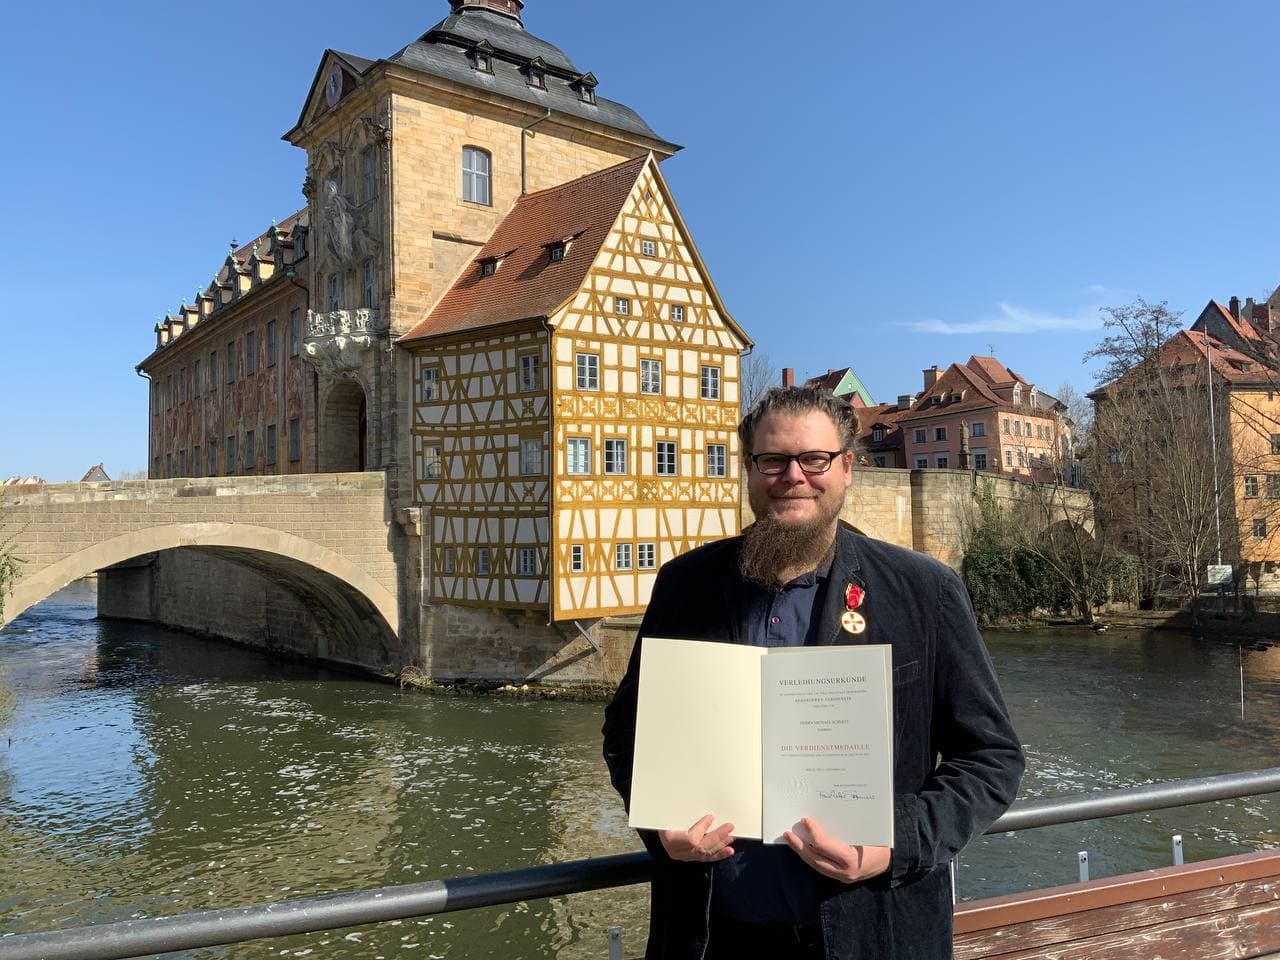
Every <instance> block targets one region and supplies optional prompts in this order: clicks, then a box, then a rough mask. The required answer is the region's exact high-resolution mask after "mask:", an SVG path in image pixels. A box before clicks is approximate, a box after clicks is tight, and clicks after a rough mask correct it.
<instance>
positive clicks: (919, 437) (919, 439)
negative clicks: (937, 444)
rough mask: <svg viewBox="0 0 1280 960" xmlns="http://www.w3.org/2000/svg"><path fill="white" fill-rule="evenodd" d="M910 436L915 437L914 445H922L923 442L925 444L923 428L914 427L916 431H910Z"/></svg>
mask: <svg viewBox="0 0 1280 960" xmlns="http://www.w3.org/2000/svg"><path fill="white" fill-rule="evenodd" d="M912 434H913V436H914V437H915V442H916V443H924V442H925V439H924V427H916V429H915V430H914V431H912Z"/></svg>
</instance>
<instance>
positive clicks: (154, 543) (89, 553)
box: [3, 522, 399, 666]
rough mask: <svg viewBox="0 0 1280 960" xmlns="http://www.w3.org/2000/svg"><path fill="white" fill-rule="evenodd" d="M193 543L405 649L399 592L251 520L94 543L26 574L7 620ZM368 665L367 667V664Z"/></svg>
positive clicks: (389, 647) (346, 626) (334, 624)
mask: <svg viewBox="0 0 1280 960" xmlns="http://www.w3.org/2000/svg"><path fill="white" fill-rule="evenodd" d="M183 548H190V549H194V550H198V551H200V552H204V553H209V554H211V555H214V556H219V557H221V558H223V559H226V560H230V561H232V562H235V563H238V564H240V565H242V566H246V567H249V568H251V569H253V570H255V571H256V572H258V573H259V574H262V575H263V576H265V577H267V578H268V579H270V580H273V581H274V582H276V583H277V584H278V585H280V586H283V587H285V588H286V589H289V590H291V591H292V592H294V593H295V594H298V595H300V596H301V597H302V599H303V600H305V601H306V603H307V605H308V606H309V607H310V608H312V609H313V610H314V612H315V613H316V614H317V617H318V619H319V620H320V621H321V622H323V623H325V624H326V625H327V626H328V627H329V628H330V629H332V630H334V631H335V632H337V633H339V634H343V633H350V634H352V635H357V634H359V633H360V632H365V633H367V632H368V631H369V630H370V629H374V630H377V631H378V632H379V634H380V638H379V639H380V641H381V643H382V646H383V647H384V649H385V651H386V654H387V657H388V660H391V659H392V658H394V655H395V654H396V652H397V651H398V648H399V641H398V636H399V612H398V611H399V607H398V604H397V601H396V597H395V595H394V594H393V593H392V592H391V591H390V590H388V589H387V588H386V587H384V586H383V585H382V584H380V583H379V582H378V581H377V580H375V579H374V578H373V577H372V576H370V575H369V574H368V573H367V572H366V571H364V570H363V569H361V568H360V567H358V566H356V565H355V564H354V563H352V561H350V560H348V559H347V558H345V557H343V556H341V555H340V554H338V553H335V552H334V551H333V550H330V549H328V548H327V547H324V546H321V545H320V544H317V543H314V542H312V541H310V540H306V539H304V538H302V537H299V536H296V535H294V534H290V533H286V532H284V531H282V530H275V529H272V528H270V527H263V526H258V525H255V524H249V523H222V522H205V523H179V524H166V525H160V526H155V527H147V528H144V529H141V530H135V531H131V532H129V533H125V534H121V535H120V536H116V537H112V538H110V539H107V540H103V541H101V542H99V543H95V544H92V545H90V546H87V547H85V548H83V549H81V550H77V551H75V552H73V553H70V554H68V555H67V556H65V557H62V558H60V559H58V560H56V561H55V562H53V563H50V564H48V565H47V566H44V567H41V568H40V569H38V570H35V571H32V573H31V575H30V576H26V575H21V574H20V576H19V579H18V580H17V582H16V583H15V584H14V585H13V594H12V596H10V597H9V598H8V599H7V600H6V603H5V610H4V617H3V620H4V622H8V621H10V620H12V619H14V618H15V617H17V616H18V615H19V614H21V613H22V612H23V611H24V610H26V609H28V608H29V607H31V606H34V605H35V604H37V603H39V602H40V601H42V600H44V599H46V598H48V597H50V596H52V595H53V594H54V593H56V592H57V591H58V590H61V589H62V588H63V587H65V586H66V585H67V584H69V583H72V582H73V581H75V580H78V579H80V578H81V577H85V576H88V575H89V574H91V573H93V572H95V571H97V570H102V569H104V568H107V567H111V566H114V565H115V564H118V563H122V562H124V561H127V560H133V559H136V558H137V557H141V556H146V555H148V554H153V553H158V552H162V551H166V550H177V549H183ZM365 666H368V665H367V664H366V665H365Z"/></svg>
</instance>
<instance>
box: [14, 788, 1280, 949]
mask: <svg viewBox="0 0 1280 960" xmlns="http://www.w3.org/2000/svg"><path fill="white" fill-rule="evenodd" d="M1263 793H1280V767H1271V768H1268V769H1265V770H1255V771H1251V772H1249V773H1238V774H1224V775H1221V776H1215V777H1199V778H1196V779H1193V780H1175V781H1170V782H1167V783H1153V784H1148V785H1144V786H1140V787H1127V788H1125V789H1121V790H1109V791H1105V792H1101V793H1087V794H1076V795H1072V796H1067V797H1053V798H1047V799H1044V800H1028V801H1025V802H1023V803H1019V804H1015V805H1014V806H1013V807H1011V808H1010V809H1009V811H1008V812H1006V813H1005V815H1004V816H1002V817H1001V818H1000V819H999V820H997V821H996V822H995V823H993V824H992V825H991V827H990V828H989V829H988V830H987V833H1007V832H1009V831H1013V830H1028V829H1031V828H1033V827H1047V826H1052V825H1054V824H1062V823H1079V822H1081V821H1084V820H1095V819H1098V818H1101V817H1114V816H1120V815H1121V814H1126V813H1142V812H1145V811H1148V810H1162V809H1167V808H1170V807H1182V806H1188V805H1190V804H1194V803H1208V802H1211V801H1214V800H1230V799H1237V798H1240V797H1252V796H1257V795H1259V794H1263ZM649 875H650V860H649V855H648V854H647V853H628V854H621V855H618V856H612V857H596V858H593V859H590V860H572V861H568V862H565V863H555V864H549V865H546V866H540V867H529V868H526V869H523V870H509V871H505V872H502V873H488V874H479V875H475V876H469V877H455V878H453V879H449V880H431V881H428V882H426V883H410V884H405V885H403V886H394V887H379V888H376V889H373V890H363V891H360V892H358V893H335V894H329V895H327V896H323V897H311V898H307V899H303V900H284V901H280V902H277V903H266V904H257V905H254V906H249V907H234V908H230V909H225V910H201V911H198V912H195V913H183V914H178V915H176V916H171V917H156V918H154V919H145V920H125V921H122V922H118V923H101V924H94V925H90V926H84V927H71V928H69V929H66V930H54V931H48V932H43V933H26V934H11V935H9V936H6V937H0V960H123V958H128V957H140V956H146V955H148V954H154V953H168V952H171V951H174V950H191V949H195V948H198V947H212V946H220V945H222V944H228V943H239V942H241V941H244V940H258V939H261V938H263V937H280V936H285V935H288V934H297V933H317V932H319V931H322V930H336V929H339V928H342V927H354V926H360V925H363V924H367V923H377V922H380V921H386V920H407V919H410V918H413V917H425V916H432V915H434V914H441V913H452V912H454V911H457V910H471V909H474V908H476V907H495V906H501V905H503V904H510V903H518V902H520V901H523V900H536V899H539V898H543V897H555V896H563V895H565V894H570V893H583V892H586V891H589V890H603V889H607V888H610V887H621V886H627V885H629V884H634V883H644V882H645V881H646V880H648V879H649Z"/></svg>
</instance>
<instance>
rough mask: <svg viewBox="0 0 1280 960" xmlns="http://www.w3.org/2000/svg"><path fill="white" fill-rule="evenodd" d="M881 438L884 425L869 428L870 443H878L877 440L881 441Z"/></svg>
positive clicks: (882, 437)
mask: <svg viewBox="0 0 1280 960" xmlns="http://www.w3.org/2000/svg"><path fill="white" fill-rule="evenodd" d="M883 439H884V427H872V428H871V442H872V443H879V442H880V441H882V440H883Z"/></svg>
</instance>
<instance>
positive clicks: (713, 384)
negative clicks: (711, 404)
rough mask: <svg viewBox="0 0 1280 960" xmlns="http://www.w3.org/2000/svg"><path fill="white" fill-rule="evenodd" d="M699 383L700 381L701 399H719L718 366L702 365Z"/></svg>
mask: <svg viewBox="0 0 1280 960" xmlns="http://www.w3.org/2000/svg"><path fill="white" fill-rule="evenodd" d="M701 383H702V399H703V400H719V399H720V368H719V367H703V368H702V376H701Z"/></svg>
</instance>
